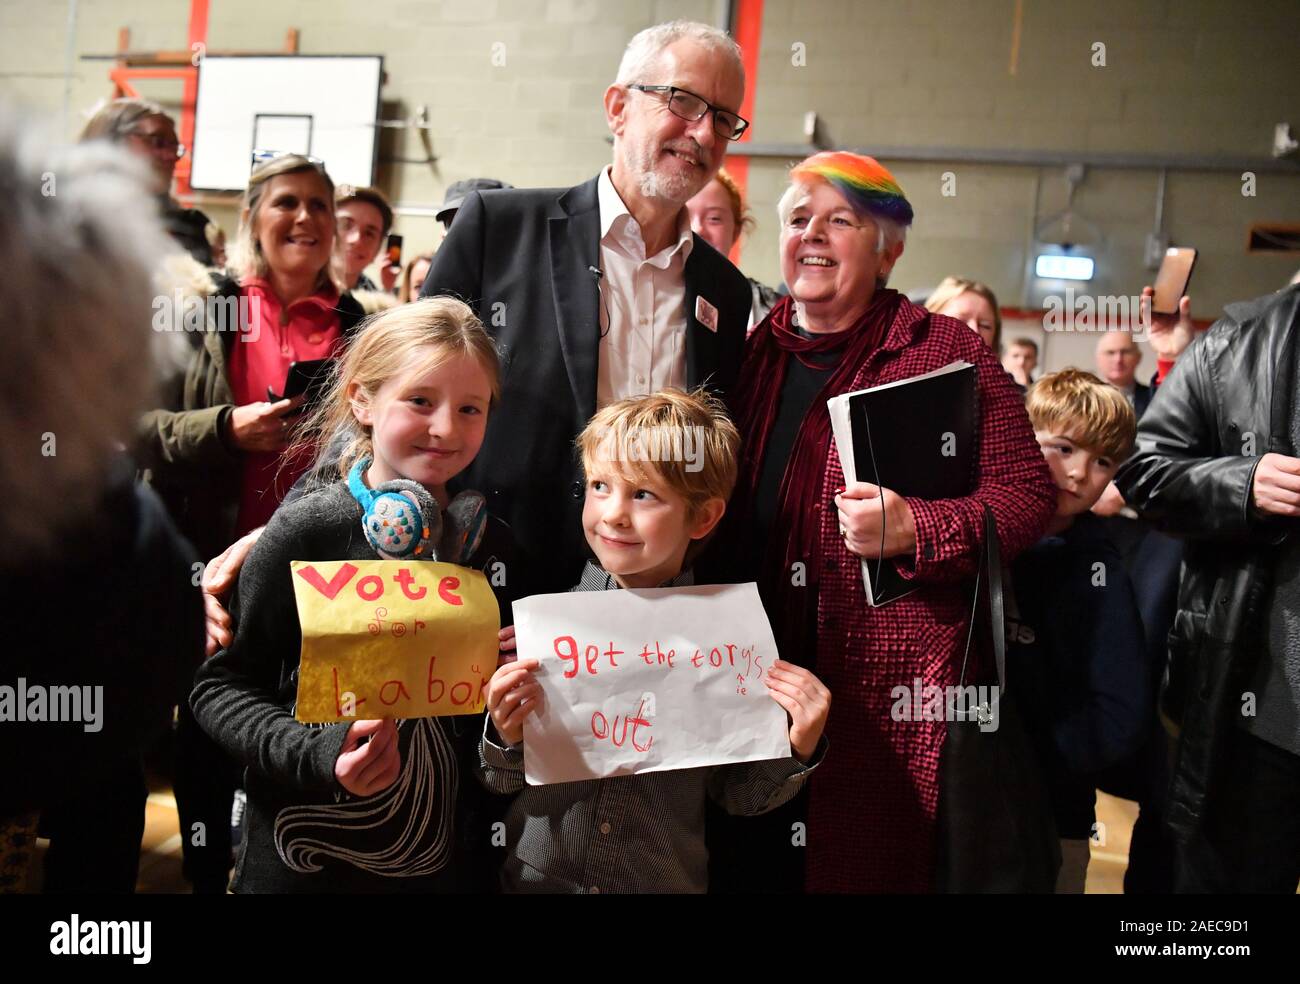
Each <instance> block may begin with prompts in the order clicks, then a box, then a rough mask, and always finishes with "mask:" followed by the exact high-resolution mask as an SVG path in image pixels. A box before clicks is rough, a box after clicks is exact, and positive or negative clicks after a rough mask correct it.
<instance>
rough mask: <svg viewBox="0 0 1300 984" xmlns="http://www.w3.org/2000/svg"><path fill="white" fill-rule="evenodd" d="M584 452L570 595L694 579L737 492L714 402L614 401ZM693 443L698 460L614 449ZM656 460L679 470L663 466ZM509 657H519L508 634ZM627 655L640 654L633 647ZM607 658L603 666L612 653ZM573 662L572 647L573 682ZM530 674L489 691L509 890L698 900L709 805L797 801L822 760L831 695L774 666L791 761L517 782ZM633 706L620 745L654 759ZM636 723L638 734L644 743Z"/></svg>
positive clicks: (489, 756)
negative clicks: (583, 543)
mask: <svg viewBox="0 0 1300 984" xmlns="http://www.w3.org/2000/svg"><path fill="white" fill-rule="evenodd" d="M665 436H669V437H675V439H672V440H664V437H665ZM578 446H579V449H580V450H581V452H582V463H583V471H584V473H585V475H586V500H585V505H584V508H583V527H584V530H585V532H586V536H587V542H588V544H589V545H590V547H591V549H592V551H593V552H594V553H595V555H596V558H597V560H599V562H600V566H599V567H598V566H596V565H595V564H593V563H588V565H587V568H586V570H585V571H584V572H583V575H582V579H581V580H580V581H579V583H578V585H577V586H576V587H575V588H574V590H575V591H609V590H613V589H619V588H659V587H670V588H676V587H682V586H686V585H691V584H693V583H694V581H693V577H692V572H691V570H690V567H689V560H690V559H692V558H693V556H694V554H695V553H697V552H698V548H699V546H700V545H701V544H702V543H703V542H704V541H705V540H706V539H707V538H708V536H709V535H710V533H712V531H713V529H714V528H715V527H716V526H717V524H718V521H719V520H720V519H721V518H722V515H723V513H724V511H725V510H726V503H727V499H728V498H729V497H730V495H731V491H732V488H733V487H734V485H735V482H736V470H737V463H736V459H737V452H738V450H739V446H740V437H739V434H738V433H737V432H736V429H735V427H734V426H733V425H732V423H731V421H730V420H728V419H727V416H726V412H725V411H724V410H723V408H722V406H721V404H720V403H718V402H717V401H716V400H714V399H713V398H712V397H709V396H707V395H705V394H703V393H697V394H692V395H687V394H685V393H682V392H680V391H676V390H665V391H662V392H660V393H656V394H653V395H651V396H647V397H634V398H631V399H627V400H622V401H619V402H617V403H613V404H610V405H609V406H607V407H605V408H604V409H603V410H601V411H600V412H599V413H597V414H596V416H595V417H593V418H592V419H591V421H590V423H589V424H588V425H587V427H586V429H585V430H584V431H583V432H582V434H581V435H579V437H578ZM687 447H690V448H692V449H693V450H694V452H695V453H694V454H692V455H685V454H682V455H676V456H673V455H668V456H664V455H657V456H656V455H653V454H649V455H641V454H638V455H629V454H626V453H615V454H611V453H610V452H611V451H612V450H617V451H625V449H628V448H639V449H642V450H645V449H659V451H662V450H663V449H665V448H682V449H685V448H687ZM662 457H670V458H674V457H675V458H676V459H678V460H656V459H657V458H662ZM628 459H631V460H628ZM681 459H688V460H681ZM667 600H668V599H667V598H664V597H660V598H657V599H652V600H651V601H650V602H649V603H650V604H655V603H656V601H658V602H660V603H662V602H664V601H667ZM509 633H510V630H505V631H504V632H503V635H508V634H509ZM767 635H768V636H769V638H770V631H769V632H768V633H767ZM698 642H699V641H697V644H698ZM503 648H508V649H512V648H513V638H511V639H509V640H508V641H507V642H506V643H505V644H503ZM610 648H611V649H613V646H612V644H611V647H610ZM713 652H717V650H716V649H715V650H713ZM557 653H558V650H557ZM696 653H697V656H698V655H699V650H696ZM617 655H618V656H619V657H623V656H624V654H623V653H617ZM710 655H711V654H710ZM658 656H659V654H658V653H656V659H657V658H658ZM626 658H627V659H628V660H629V661H632V660H636V659H637V658H638V657H637V655H636V653H635V652H628V653H627V654H626ZM600 659H601V660H602V661H605V662H612V660H613V656H612V655H610V654H609V653H606V654H602V655H601V656H600ZM679 659H680V662H679V664H678V666H679V669H676V670H672V669H670V670H668V671H667V672H678V673H683V672H684V673H689V672H691V670H689V669H686V667H689V666H690V665H691V662H692V660H691V659H690V657H689V656H688V655H687V653H685V652H683V653H682V655H681V656H680V657H679ZM721 661H722V657H721V655H719V657H718V662H719V663H720V662H721ZM646 662H647V663H649V662H650V659H649V658H648V657H646ZM615 665H616V664H615ZM702 665H703V666H707V665H708V663H707V661H706V660H704V659H699V660H698V661H697V662H695V667H696V668H697V669H699V668H701V666H702ZM714 665H717V664H714ZM578 666H579V660H578V657H577V653H576V649H575V651H574V657H573V670H574V673H575V674H577V673H578V672H579V671H578ZM539 667H540V662H539V661H538V660H537V659H532V658H521V659H518V660H515V661H512V662H506V663H505V664H503V665H502V666H501V668H500V669H498V670H497V671H496V673H495V674H494V675H493V677H492V681H491V683H490V684H489V686H488V695H487V706H488V711H489V719H488V721H487V722H486V724H485V728H484V735H483V741H482V744H481V746H480V747H481V756H482V770H481V775H482V778H483V781H484V783H485V784H486V785H487V786H488V788H489V789H491V790H493V791H494V792H498V793H503V794H516V796H515V799H514V801H513V803H512V804H511V806H510V809H509V812H508V814H507V819H506V829H507V836H508V845H507V846H508V855H507V860H506V862H505V865H504V868H503V871H502V884H503V887H504V888H505V889H506V890H507V891H517V892H592V893H599V892H609V891H616V892H703V891H705V890H706V889H707V888H708V857H707V851H706V848H705V841H704V811H705V803H706V800H708V799H713V800H714V801H715V802H717V803H718V804H719V805H721V806H722V807H723V808H724V809H726V810H727V811H728V812H729V813H733V814H738V815H754V814H758V813H764V812H766V811H768V810H772V809H775V808H776V807H778V806H780V805H781V804H782V803H785V802H787V801H788V800H789V799H790V798H791V797H793V796H794V795H795V794H796V793H797V792H798V791H799V789H800V788H801V787H802V785H803V783H804V782H805V780H806V779H807V777H808V775H809V773H810V772H811V771H812V769H813V768H815V767H816V765H817V763H818V762H820V761H821V758H822V756H823V755H824V754H825V745H826V742H825V739H824V737H823V735H822V732H823V730H824V728H825V725H826V716H827V713H828V711H829V709H830V692H829V691H828V690H827V689H826V687H825V686H823V685H822V683H821V682H820V681H819V680H818V679H817V678H816V677H815V676H814V675H813V674H812V673H810V672H808V671H807V670H805V669H803V668H801V667H798V666H794V665H793V664H790V663H786V662H784V661H782V660H779V659H778V660H775V661H774V662H773V663H772V664H771V666H770V667H768V668H767V669H766V670H765V672H763V673H762V675H761V679H762V683H763V684H764V685H765V686H766V690H767V693H768V694H770V696H771V697H772V699H773V700H775V701H776V702H777V703H778V704H779V705H780V706H781V707H782V708H784V709H785V711H786V712H787V713H788V715H789V734H788V736H789V745H790V749H791V752H792V754H791V755H789V756H788V757H785V758H775V759H767V760H762V761H739V762H735V763H733V764H727V765H714V766H704V767H697V768H679V769H666V770H663V771H644V772H636V773H635V774H631V775H612V776H607V777H606V778H596V779H590V780H584V781H575V782H556V783H552V784H548V785H526V784H525V775H524V750H523V748H522V747H521V745H522V743H523V740H524V730H525V729H524V723H525V719H527V718H528V717H529V716H530V715H532V714H534V713H535V712H537V711H538V708H539V704H540V702H541V701H542V695H543V687H542V685H541V683H540V682H539V680H538V678H537V675H536V673H535V671H537V670H538V669H539ZM594 668H595V667H594V665H592V666H588V667H586V669H585V670H584V671H583V672H590V671H591V670H592V669H594ZM566 675H567V674H566ZM741 675H742V676H743V674H741ZM756 679H757V677H756ZM767 706H769V707H770V705H767ZM759 709H760V710H761V709H762V708H759ZM630 710H634V711H635V712H636V715H637V716H636V718H634V719H631V721H630V722H629V721H628V720H625V721H624V722H623V726H624V732H623V734H624V739H625V740H630V741H631V742H632V744H633V745H634V746H635V747H636V748H637V749H642V748H645V749H648V748H649V747H650V744H651V742H652V740H653V739H651V738H648V737H647V735H648V732H649V730H650V729H651V725H652V719H653V717H654V715H653V713H652V712H650V711H649V709H648V708H647V707H646V706H645V705H644V704H643V705H642V707H641V708H640V709H636V708H631V709H630ZM593 720H595V719H593ZM629 723H631V724H632V727H631V729H629V728H628V725H629ZM641 726H645V727H646V728H647V732H646V734H643V735H641V736H638V728H639V727H641ZM595 727H596V730H597V737H600V735H599V728H598V726H595ZM614 728H615V729H616V728H617V723H616V724H615V725H614ZM638 742H641V743H643V744H638Z"/></svg>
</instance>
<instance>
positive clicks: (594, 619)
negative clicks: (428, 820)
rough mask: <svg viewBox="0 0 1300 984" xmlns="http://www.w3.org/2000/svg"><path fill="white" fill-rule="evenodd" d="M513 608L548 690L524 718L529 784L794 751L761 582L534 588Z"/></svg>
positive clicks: (523, 654) (527, 653)
mask: <svg viewBox="0 0 1300 984" xmlns="http://www.w3.org/2000/svg"><path fill="white" fill-rule="evenodd" d="M514 613H515V635H516V639H517V646H518V653H519V656H520V658H534V659H536V660H538V662H539V663H540V666H539V667H538V669H537V671H536V674H535V676H536V679H537V681H538V682H539V683H540V684H541V685H542V691H543V694H544V697H543V700H542V705H543V706H542V707H541V708H539V709H538V711H537V712H535V713H533V714H530V715H529V716H528V717H526V718H525V719H524V777H525V778H526V779H527V780H528V782H529V783H530V784H532V785H542V784H544V783H552V782H574V781H576V780H579V779H598V778H602V777H606V776H617V775H628V774H630V773H634V772H658V771H662V770H666V769H688V768H694V767H696V766H702V765H721V764H724V763H728V762H753V761H758V760H761V759H778V758H786V757H788V756H789V755H790V736H789V726H788V724H787V721H786V714H785V710H784V709H783V708H782V707H781V705H780V704H778V703H777V702H776V701H774V700H773V699H772V698H771V697H770V696H769V695H768V690H767V685H766V684H765V683H764V682H763V676H764V675H765V674H766V673H767V671H768V670H769V669H770V668H771V666H772V663H773V662H774V661H775V660H776V658H777V652H776V641H775V640H774V639H773V637H772V627H771V625H769V623H768V621H767V613H766V612H764V611H763V604H762V602H761V601H760V600H759V597H758V585H756V584H752V583H751V584H728V585H701V586H698V587H690V588H645V589H638V590H627V591H623V590H615V591H576V592H571V593H568V594H549V595H534V596H533V597H531V598H525V599H524V600H522V601H516V602H515V603H514Z"/></svg>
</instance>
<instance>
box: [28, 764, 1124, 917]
mask: <svg viewBox="0 0 1300 984" xmlns="http://www.w3.org/2000/svg"><path fill="white" fill-rule="evenodd" d="M154 786H155V789H154V791H153V792H151V793H150V794H149V803H148V806H147V807H146V811H145V828H144V842H143V845H142V849H141V852H140V877H139V880H138V881H137V882H136V891H138V892H148V893H177V892H188V891H189V884H188V883H187V882H186V881H185V879H184V878H183V877H181V835H180V827H179V824H178V822H177V818H176V800H175V799H174V798H173V797H172V792H171V789H170V788H169V787H168V786H166V785H165V784H163V783H155V784H154ZM1136 817H1137V804H1136V803H1133V802H1130V801H1129V800H1122V799H1116V798H1115V797H1113V796H1107V795H1106V794H1105V793H1098V794H1097V820H1098V822H1099V823H1101V824H1104V825H1105V826H1104V830H1105V843H1104V844H1093V846H1092V861H1091V863H1090V864H1089V866H1088V886H1087V892H1088V894H1107V893H1119V892H1123V890H1124V868H1125V867H1126V866H1127V865H1128V845H1129V836H1130V834H1131V833H1132V830H1133V821H1134V820H1135V819H1136ZM1098 829H1099V830H1101V829H1102V828H1098ZM45 844H46V841H44V840H39V841H37V850H36V857H35V859H34V864H33V868H32V872H31V876H30V880H29V886H30V888H31V890H33V891H39V885H40V859H41V857H42V856H43V855H44V852H45Z"/></svg>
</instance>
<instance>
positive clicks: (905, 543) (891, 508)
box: [835, 482, 916, 560]
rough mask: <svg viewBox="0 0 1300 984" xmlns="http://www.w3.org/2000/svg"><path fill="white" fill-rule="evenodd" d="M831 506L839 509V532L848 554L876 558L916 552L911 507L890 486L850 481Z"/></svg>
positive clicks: (900, 555) (914, 526) (914, 527)
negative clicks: (883, 537) (883, 536)
mask: <svg viewBox="0 0 1300 984" xmlns="http://www.w3.org/2000/svg"><path fill="white" fill-rule="evenodd" d="M882 499H883V500H884V508H883V509H882V508H881V500H882ZM835 505H836V506H837V507H838V508H839V518H840V535H841V536H843V537H844V545H845V546H846V547H848V548H849V551H850V552H851V553H854V554H856V555H857V556H859V557H866V558H868V559H869V560H877V559H881V558H889V557H902V556H910V555H912V554H913V553H915V552H916V523H915V522H914V520H913V519H912V507H911V506H909V505H908V504H907V500H906V499H904V498H903V497H902V496H901V495H899V494H898V493H897V492H895V491H893V490H892V489H886V488H881V487H880V486H879V485H868V484H867V483H866V482H853V483H852V484H850V485H849V487H848V488H846V489H844V490H843V491H842V492H840V493H839V494H838V495H837V496H835ZM882 514H883V515H882ZM882 524H883V526H884V532H885V539H884V548H883V549H882V548H881V542H880V532H881V526H882Z"/></svg>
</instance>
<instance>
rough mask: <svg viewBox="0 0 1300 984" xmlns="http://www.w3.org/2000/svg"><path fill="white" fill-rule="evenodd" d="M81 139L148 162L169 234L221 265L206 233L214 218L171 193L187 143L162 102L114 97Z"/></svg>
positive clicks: (195, 254) (203, 258)
mask: <svg viewBox="0 0 1300 984" xmlns="http://www.w3.org/2000/svg"><path fill="white" fill-rule="evenodd" d="M81 139H82V141H83V142H84V141H87V140H107V141H109V142H110V143H114V144H118V145H120V146H122V147H124V148H125V149H126V150H128V151H130V152H131V153H132V154H135V155H136V156H137V157H141V158H143V159H144V160H146V161H148V163H149V168H150V171H151V173H152V175H153V191H154V194H156V195H157V196H158V205H159V208H160V210H161V212H162V220H163V226H164V227H165V228H166V230H167V232H168V234H169V235H170V236H171V237H172V239H174V240H175V241H176V244H177V245H178V246H180V247H181V248H182V249H184V250H185V251H186V252H187V253H189V254H190V256H192V257H194V259H195V260H197V261H198V262H199V263H202V264H203V265H204V266H213V265H215V261H214V258H213V255H212V245H211V242H210V240H209V237H208V235H207V234H206V230H207V227H208V226H209V225H211V224H212V222H211V220H210V219H209V218H208V217H207V216H206V215H204V214H203V213H202V212H200V211H199V210H198V209H194V208H183V207H182V206H181V205H180V204H179V203H178V202H177V201H176V200H175V199H174V198H172V197H171V190H172V178H173V176H174V175H175V172H176V162H177V161H179V160H180V159H181V158H182V157H184V156H185V145H184V144H182V143H180V142H179V141H178V140H177V138H176V124H175V123H174V122H173V121H172V118H171V117H170V116H168V115H167V113H166V112H165V111H164V110H163V108H162V107H161V106H159V105H158V104H157V103H154V102H150V101H149V100H147V99H114V100H113V101H112V102H109V103H105V104H104V105H103V106H102V107H100V109H99V110H98V111H97V112H96V113H95V114H94V115H93V116H92V117H91V118H90V121H89V122H88V123H87V124H86V128H85V129H84V130H83V131H82V133H81Z"/></svg>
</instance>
